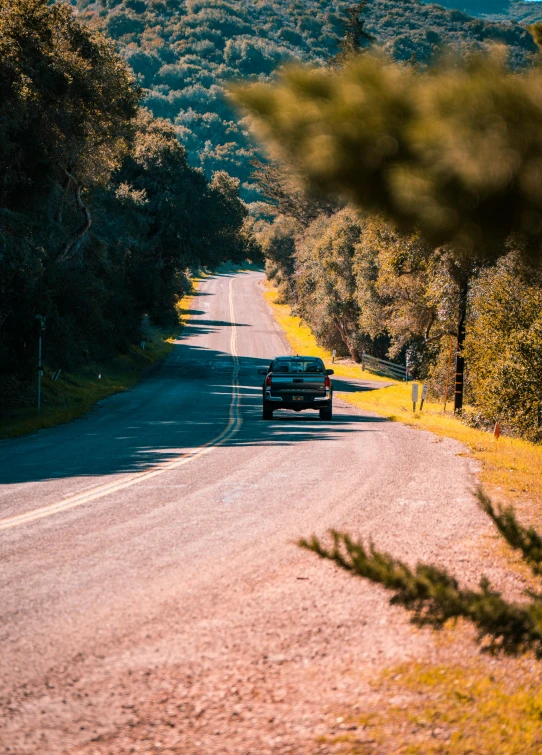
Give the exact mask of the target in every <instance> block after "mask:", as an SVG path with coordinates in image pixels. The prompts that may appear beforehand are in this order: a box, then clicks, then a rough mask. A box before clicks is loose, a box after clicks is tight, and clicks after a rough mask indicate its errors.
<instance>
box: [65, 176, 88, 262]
mask: <svg viewBox="0 0 542 755" xmlns="http://www.w3.org/2000/svg"><path fill="white" fill-rule="evenodd" d="M59 167H60V169H61V170H62V172H63V173H64V175H65V176H66V178H67V180H68V183H72V184H73V191H74V197H75V203H76V205H77V207H78V209H79V210H80V212H81V214H82V216H83V225H82V226H81V227H80V228H79V230H78V231H76V233H75V237H74V238H73V239H72V240H71V241H68V243H67V244H66V246H65V247H64V249H63V251H62V252H61V254H60V256H59V257H58V259H57V262H64V261H65V260H66V259H68V258H69V257H70V255H71V254H72V252H73V251H74V250H75V249H77V247H78V245H79V242H80V241H81V239H82V238H83V236H84V235H85V234H86V233H87V232H88V230H89V228H90V226H91V225H92V217H91V215H90V212H89V209H88V207H87V206H86V205H85V203H84V202H83V200H82V198H81V192H82V190H83V187H82V185H81V184H80V183H79V181H78V180H77V179H76V178H75V176H73V175H72V174H71V173H70V172H69V171H67V170H66V168H64V167H62V166H61V165H60V166H59Z"/></svg>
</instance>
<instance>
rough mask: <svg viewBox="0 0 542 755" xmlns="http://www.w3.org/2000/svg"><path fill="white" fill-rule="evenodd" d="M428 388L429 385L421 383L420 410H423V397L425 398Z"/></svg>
mask: <svg viewBox="0 0 542 755" xmlns="http://www.w3.org/2000/svg"><path fill="white" fill-rule="evenodd" d="M428 389H429V386H428V385H427V383H424V384H423V385H422V403H421V404H420V411H423V404H424V401H425V399H426V398H427V391H428Z"/></svg>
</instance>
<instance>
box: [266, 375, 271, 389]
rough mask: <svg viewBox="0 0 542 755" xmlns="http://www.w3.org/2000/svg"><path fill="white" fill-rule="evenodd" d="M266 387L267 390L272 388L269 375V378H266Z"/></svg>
mask: <svg viewBox="0 0 542 755" xmlns="http://www.w3.org/2000/svg"><path fill="white" fill-rule="evenodd" d="M265 387H266V388H270V387H271V375H268V376H267V377H266V378H265Z"/></svg>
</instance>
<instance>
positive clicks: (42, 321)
mask: <svg viewBox="0 0 542 755" xmlns="http://www.w3.org/2000/svg"><path fill="white" fill-rule="evenodd" d="M46 319H47V318H46V317H44V316H43V315H36V320H38V322H39V336H38V414H39V413H40V412H41V376H42V375H43V366H42V363H41V337H42V334H43V333H44V332H45V321H46Z"/></svg>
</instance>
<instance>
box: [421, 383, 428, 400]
mask: <svg viewBox="0 0 542 755" xmlns="http://www.w3.org/2000/svg"><path fill="white" fill-rule="evenodd" d="M428 390H429V386H428V385H427V383H425V384H424V386H423V388H422V401H425V399H426V398H427V391H428Z"/></svg>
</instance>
